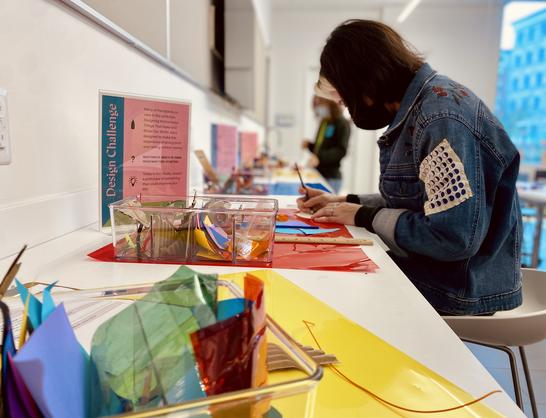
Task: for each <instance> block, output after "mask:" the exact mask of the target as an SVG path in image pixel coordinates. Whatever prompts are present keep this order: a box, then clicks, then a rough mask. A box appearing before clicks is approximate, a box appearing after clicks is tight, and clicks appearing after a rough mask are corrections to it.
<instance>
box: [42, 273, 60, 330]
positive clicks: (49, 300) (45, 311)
mask: <svg viewBox="0 0 546 418" xmlns="http://www.w3.org/2000/svg"><path fill="white" fill-rule="evenodd" d="M56 284H57V282H56V281H55V282H53V283H51V284H49V285H48V286H47V287H46V288H45V289H44V291H43V293H42V318H41V320H42V322H44V321H45V320H46V319H47V318H48V317H49V315H51V313H52V312H53V311H54V310H55V302H54V301H53V297H52V296H51V289H52V288H53V286H55V285H56Z"/></svg>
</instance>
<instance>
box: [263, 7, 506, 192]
mask: <svg viewBox="0 0 546 418" xmlns="http://www.w3.org/2000/svg"><path fill="white" fill-rule="evenodd" d="M442 3H443V4H442V5H438V4H437V3H435V2H423V3H421V5H420V6H419V7H418V8H417V9H416V10H415V12H414V13H413V14H412V15H411V16H410V17H409V18H408V19H407V20H406V22H405V23H403V24H402V25H399V26H396V17H397V16H398V14H399V12H400V10H401V7H400V6H396V7H394V6H389V7H378V6H376V7H368V8H362V9H355V8H354V4H353V6H351V9H350V10H344V8H343V6H342V2H340V4H339V6H336V7H335V8H333V7H331V5H330V6H328V8H327V9H321V7H320V5H316V6H313V7H300V8H299V9H298V8H297V7H290V6H288V7H282V8H274V9H273V19H272V47H271V57H272V68H271V79H270V83H271V95H270V106H269V119H268V120H269V121H270V124H273V123H274V120H275V114H278V113H282V114H292V115H293V116H294V120H295V124H294V126H293V127H291V128H281V129H279V131H280V133H281V135H282V147H280V148H281V152H280V153H281V154H282V155H283V156H284V157H285V158H287V159H297V158H298V155H299V153H300V152H301V151H300V142H301V139H302V138H303V137H304V136H308V135H309V131H310V128H309V126H308V125H309V122H307V123H306V119H307V120H309V119H310V116H309V112H310V110H309V108H310V99H311V97H310V93H309V88H308V87H307V85H308V83H309V80H308V78H309V74H311V73H313V71H315V72H316V71H318V69H319V56H320V51H321V49H322V45H323V44H324V41H325V39H326V37H327V36H328V34H329V33H330V32H331V31H332V30H333V29H334V27H335V26H337V25H338V24H339V23H341V22H342V21H344V20H346V19H349V18H361V19H376V20H383V21H385V22H386V23H388V24H391V25H393V26H395V27H396V29H397V30H399V31H400V32H401V34H402V35H403V36H404V37H406V38H407V39H408V40H409V41H410V42H411V43H412V44H414V45H415V46H416V47H417V48H418V49H419V50H421V51H422V52H423V53H424V54H425V55H426V58H427V61H428V62H429V63H430V64H431V65H432V66H433V67H435V68H436V69H437V70H439V71H440V72H442V73H445V74H447V75H449V76H451V77H453V78H454V79H456V80H457V81H459V82H461V83H463V84H466V85H467V86H468V87H470V88H471V89H472V90H474V91H475V92H476V93H477V94H478V95H480V96H481V97H482V98H483V99H484V100H485V102H486V103H487V104H489V105H492V104H493V103H494V97H495V87H496V74H497V59H498V47H499V40H500V23H501V14H502V2H501V1H499V0H484V1H483V2H476V4H468V3H466V4H464V5H462V4H461V3H460V2H456V1H453V2H442ZM353 131H354V133H353V135H352V137H351V145H350V151H349V156H348V157H347V158H346V159H345V160H344V163H343V165H342V170H343V173H344V178H345V181H344V190H345V191H351V192H357V193H368V192H373V191H376V190H377V179H378V172H379V170H378V164H377V147H376V145H375V140H376V138H377V135H376V134H375V133H370V132H365V131H361V130H357V129H356V128H354V129H353ZM277 136H278V132H275V135H271V136H270V138H271V139H272V142H275V138H276V137H277Z"/></svg>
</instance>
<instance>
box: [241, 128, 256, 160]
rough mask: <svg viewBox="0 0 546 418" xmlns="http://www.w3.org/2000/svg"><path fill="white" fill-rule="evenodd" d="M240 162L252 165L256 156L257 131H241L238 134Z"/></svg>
mask: <svg viewBox="0 0 546 418" xmlns="http://www.w3.org/2000/svg"><path fill="white" fill-rule="evenodd" d="M239 150H240V154H241V156H240V162H241V164H242V165H246V166H248V165H252V164H253V163H254V159H255V158H256V157H257V156H258V133H257V132H241V133H240V134H239Z"/></svg>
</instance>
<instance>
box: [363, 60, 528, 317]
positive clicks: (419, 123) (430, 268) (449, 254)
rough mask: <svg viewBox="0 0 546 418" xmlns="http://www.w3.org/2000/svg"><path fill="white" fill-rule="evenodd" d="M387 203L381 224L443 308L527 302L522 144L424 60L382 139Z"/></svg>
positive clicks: (472, 310)
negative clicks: (520, 193)
mask: <svg viewBox="0 0 546 418" xmlns="http://www.w3.org/2000/svg"><path fill="white" fill-rule="evenodd" d="M378 145H379V148H380V170H381V175H380V183H379V188H380V191H381V196H377V195H376V196H373V195H371V196H370V195H368V196H362V197H361V203H362V204H378V206H384V207H385V208H384V209H381V210H380V211H379V212H378V213H377V215H376V216H375V218H374V220H373V229H374V230H375V232H376V233H377V234H378V235H379V236H380V237H381V238H382V239H383V241H384V242H385V243H386V244H387V245H388V246H389V248H390V250H391V253H392V256H393V258H394V260H395V261H396V263H397V264H398V265H399V267H400V268H401V269H402V270H403V271H404V273H405V274H406V275H407V276H408V277H409V278H410V280H411V281H412V282H413V283H414V284H415V286H416V287H417V288H418V289H419V290H420V291H421V293H422V294H423V295H424V296H425V297H426V298H427V300H428V301H429V302H430V303H431V304H432V305H433V306H434V307H435V308H436V309H437V310H439V311H443V312H447V313H451V314H480V313H489V312H495V311H499V310H507V309H512V308H515V307H516V306H518V305H520V304H521V302H522V295H521V273H520V249H521V236H522V235H521V230H522V227H521V212H520V208H519V200H518V196H517V191H516V186H515V185H516V178H517V175H518V169H519V154H518V151H517V150H516V148H515V146H514V145H513V143H512V142H511V141H510V138H509V137H508V135H507V133H506V132H505V130H504V129H503V127H502V125H501V123H500V122H499V121H498V120H497V119H496V117H495V116H493V115H492V114H491V112H490V110H489V109H488V108H487V107H486V106H485V104H484V103H483V102H482V101H481V100H480V99H479V98H478V97H476V96H475V95H474V94H473V93H472V92H471V91H470V90H468V89H467V88H466V87H464V86H462V85H460V84H458V83H456V82H454V81H452V80H450V79H449V78H447V77H445V76H442V75H438V74H437V73H436V72H435V71H434V70H433V69H432V68H431V67H430V66H429V65H428V64H424V65H423V66H422V67H421V68H420V70H419V71H418V72H417V74H416V76H415V77H414V79H413V81H412V82H411V83H410V85H409V87H408V89H407V91H406V93H405V95H404V98H403V100H402V102H401V105H400V109H399V111H398V112H397V114H396V117H395V119H394V121H393V122H392V124H391V125H390V126H389V128H388V129H387V131H386V132H385V133H384V134H383V135H382V136H381V138H380V139H379V141H378Z"/></svg>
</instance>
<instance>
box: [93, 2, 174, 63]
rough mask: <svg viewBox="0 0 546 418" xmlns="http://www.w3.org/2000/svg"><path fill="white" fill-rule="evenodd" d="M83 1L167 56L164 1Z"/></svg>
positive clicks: (165, 6) (165, 7) (165, 8)
mask: <svg viewBox="0 0 546 418" xmlns="http://www.w3.org/2000/svg"><path fill="white" fill-rule="evenodd" d="M84 1H85V3H87V4H88V5H89V6H91V7H92V8H93V9H95V10H96V11H98V12H99V13H101V14H102V15H103V16H106V17H107V18H108V19H109V20H111V21H112V22H114V23H115V24H117V25H119V26H121V27H122V28H123V29H125V30H126V31H127V32H129V33H130V34H132V35H134V36H135V37H136V38H138V39H139V40H140V41H142V42H144V43H145V44H146V45H148V46H149V47H151V48H152V49H154V50H155V51H157V52H159V53H160V54H161V55H163V56H164V57H166V56H167V32H166V28H167V4H166V2H165V0H160V1H158V0H108V1H104V0H84Z"/></svg>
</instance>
